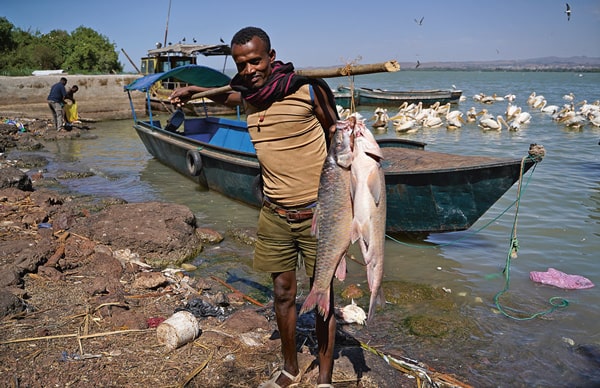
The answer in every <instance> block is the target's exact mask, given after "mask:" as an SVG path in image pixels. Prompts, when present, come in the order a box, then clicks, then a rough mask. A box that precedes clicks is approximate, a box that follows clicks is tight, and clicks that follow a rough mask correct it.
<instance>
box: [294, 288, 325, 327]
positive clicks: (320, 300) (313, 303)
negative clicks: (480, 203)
mask: <svg viewBox="0 0 600 388" xmlns="http://www.w3.org/2000/svg"><path fill="white" fill-rule="evenodd" d="M329 290H330V289H329V287H327V289H326V290H324V291H319V290H317V289H316V288H315V287H314V286H313V288H312V289H311V290H310V293H309V294H308V296H307V297H306V299H305V300H304V303H303V304H302V307H301V308H300V315H302V314H304V313H307V312H309V311H311V310H313V309H314V308H315V307H316V308H317V311H318V312H319V314H320V315H321V316H322V317H323V319H325V317H327V316H329V293H330V291H329Z"/></svg>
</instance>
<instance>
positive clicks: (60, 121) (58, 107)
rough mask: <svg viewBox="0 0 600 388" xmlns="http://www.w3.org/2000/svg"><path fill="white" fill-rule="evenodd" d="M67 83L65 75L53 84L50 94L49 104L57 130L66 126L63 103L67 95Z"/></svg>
mask: <svg viewBox="0 0 600 388" xmlns="http://www.w3.org/2000/svg"><path fill="white" fill-rule="evenodd" d="M66 84H67V79H66V78H65V77H61V79H60V81H58V82H57V83H55V84H54V85H52V87H51V88H50V94H48V106H49V107H50V110H51V111H52V116H53V118H54V127H55V128H56V130H57V131H60V130H61V129H63V128H64V112H63V104H64V101H65V97H66V96H67V89H66V88H65V85H66Z"/></svg>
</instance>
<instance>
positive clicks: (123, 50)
mask: <svg viewBox="0 0 600 388" xmlns="http://www.w3.org/2000/svg"><path fill="white" fill-rule="evenodd" d="M121 51H122V52H123V54H125V56H126V57H127V59H128V60H129V63H131V65H132V66H133V68H134V69H135V71H137V72H138V74H142V72H141V71H140V69H139V68H138V67H137V66H136V65H135V63H134V62H133V61H132V60H131V58H129V55H127V53H126V52H125V49H124V48H121Z"/></svg>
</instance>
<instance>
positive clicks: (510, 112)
mask: <svg viewBox="0 0 600 388" xmlns="http://www.w3.org/2000/svg"><path fill="white" fill-rule="evenodd" d="M520 111H521V108H520V107H518V106H516V105H513V104H512V103H510V102H509V103H508V105H507V106H506V111H505V112H504V115H505V116H506V119H507V120H510V119H512V118H513V117H515V116H516V115H517V114H518V113H519V112H520Z"/></svg>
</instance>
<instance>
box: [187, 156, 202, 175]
mask: <svg viewBox="0 0 600 388" xmlns="http://www.w3.org/2000/svg"><path fill="white" fill-rule="evenodd" d="M185 162H186V165H187V170H188V173H189V174H190V175H191V176H198V175H200V172H202V157H201V156H200V152H198V151H196V150H189V151H188V152H187V154H186V155H185Z"/></svg>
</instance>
